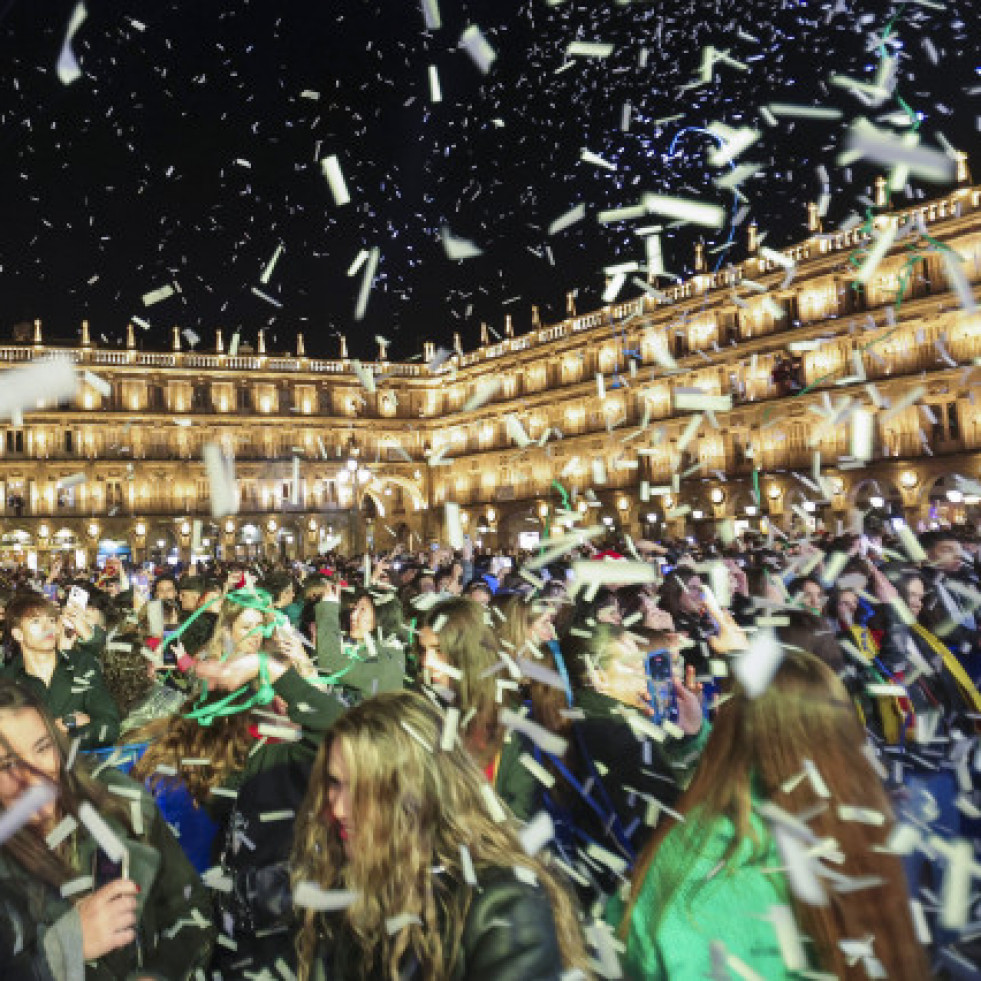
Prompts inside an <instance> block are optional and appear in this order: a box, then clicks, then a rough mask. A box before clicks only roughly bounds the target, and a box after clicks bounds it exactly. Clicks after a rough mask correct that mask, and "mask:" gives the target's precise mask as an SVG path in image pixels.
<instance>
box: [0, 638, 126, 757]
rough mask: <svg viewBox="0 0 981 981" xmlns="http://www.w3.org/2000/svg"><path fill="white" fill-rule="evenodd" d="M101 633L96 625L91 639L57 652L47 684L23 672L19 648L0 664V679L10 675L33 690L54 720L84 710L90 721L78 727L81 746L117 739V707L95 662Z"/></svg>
mask: <svg viewBox="0 0 981 981" xmlns="http://www.w3.org/2000/svg"><path fill="white" fill-rule="evenodd" d="M104 644H105V633H104V632H103V631H102V630H101V629H100V628H98V627H97V628H96V629H95V632H94V633H93V635H92V638H91V639H90V640H89V641H87V642H85V643H83V642H81V641H79V642H78V643H76V644H75V646H74V647H72V648H71V649H69V650H67V651H62V652H61V653H59V655H58V660H57V663H56V664H55V670H54V674H53V675H52V676H51V683H50V684H49V685H45V683H44V682H43V681H42V680H41V679H40V678H36V677H34V676H33V675H30V674H28V673H27V669H26V668H25V667H24V658H23V656H22V654H21V653H20V651H19V650H18V652H17V653H16V654H15V655H14V656H13V658H12V659H11V660H10V662H9V663H8V664H5V665H3V666H2V667H0V678H10V679H12V680H13V681H17V682H19V683H20V684H21V685H23V686H24V687H25V688H27V689H29V690H30V691H31V692H33V693H34V694H35V695H36V696H37V697H38V698H40V700H41V701H42V702H44V704H45V706H47V709H48V711H49V712H50V713H51V715H52V717H53V718H55V719H63V718H64V717H65V716H66V715H71V714H72V713H73V712H84V713H85V714H86V715H87V716H89V718H90V719H91V721H90V722H89V723H88V725H84V726H81V727H80V728H79V730H78V735H79V736H80V737H81V740H82V743H81V747H80V748H81V749H98V748H99V747H101V746H111V745H112V744H113V743H114V742H115V741H116V740H117V739H118V738H119V723H120V719H119V709H118V708H117V707H116V703H115V702H114V701H113V699H112V695H110V694H109V689H108V688H106V683H105V681H104V680H103V677H102V668H101V666H100V663H99V657H98V655H99V651H101V649H102V647H103V645H104Z"/></svg>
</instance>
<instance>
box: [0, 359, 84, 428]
mask: <svg viewBox="0 0 981 981" xmlns="http://www.w3.org/2000/svg"><path fill="white" fill-rule="evenodd" d="M78 392H79V378H78V374H77V373H76V371H75V368H74V366H73V365H72V363H71V361H69V360H67V359H66V358H42V359H39V360H38V361H32V362H31V363H30V364H27V365H24V366H23V367H19V368H11V369H9V370H8V371H4V372H3V373H2V374H0V419H13V418H16V417H18V416H20V415H22V414H23V413H25V412H30V411H31V410H33V409H36V408H37V405H38V398H39V397H42V398H44V399H46V400H48V401H51V402H54V403H56V402H60V401H63V400H68V399H74V398H75V397H76V396H77V395H78Z"/></svg>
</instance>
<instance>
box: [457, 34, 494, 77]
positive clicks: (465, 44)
mask: <svg viewBox="0 0 981 981" xmlns="http://www.w3.org/2000/svg"><path fill="white" fill-rule="evenodd" d="M459 45H460V47H461V48H463V50H464V51H466V53H467V54H468V55H470V58H471V60H472V61H473V63H474V64H475V65H476V66H477V68H479V69H480V71H482V72H483V73H484V74H485V75H486V74H487V73H488V72H489V71H490V70H491V67H492V66H493V64H494V62H495V61H496V60H497V52H495V51H494V49H493V48H492V47H491V46H490V43H489V42H488V41H487V38H485V37H484V35H483V33H482V32H481V30H480V28H479V27H477V25H476V24H471V25H470V27H468V28H467V29H466V30H465V31H464V32H463V34H461V35H460V42H459Z"/></svg>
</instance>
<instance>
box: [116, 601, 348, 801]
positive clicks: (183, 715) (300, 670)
mask: <svg viewBox="0 0 981 981" xmlns="http://www.w3.org/2000/svg"><path fill="white" fill-rule="evenodd" d="M270 611H271V599H270V597H269V596H268V594H265V593H262V592H259V591H257V592H254V593H252V594H251V596H250V595H244V591H241V590H240V591H238V593H236V594H233V595H232V596H231V597H226V598H225V599H224V600H223V601H222V604H221V609H220V610H219V613H218V622H217V623H216V625H215V630H214V633H213V634H212V636H211V639H210V640H209V641H208V642H207V644H205V646H204V648H203V649H202V651H201V653H200V655H199V662H198V674H199V676H201V671H200V666H201V664H219V663H221V664H225V665H228V666H229V667H231V666H233V665H236V664H242V665H245V664H248V665H250V666H252V665H255V664H257V663H258V661H259V659H260V657H265V658H268V661H269V666H270V667H272V666H273V665H274V664H275V666H276V669H277V670H276V677H277V679H281V680H277V681H276V682H275V683H274V684H273V689H274V694H275V696H276V703H277V704H278V705H279V707H280V709H281V714H284V715H286V714H288V715H290V716H291V718H292V719H293V721H294V722H297V723H299V724H300V725H302V726H304V728H305V729H307V730H309V731H311V732H313V733H316V734H319V733H322V732H323V730H324V729H325V728H326V727H327V726H328V725H330V723H331V722H332V721H333V719H334V718H335V717H336V716H337V715H339V714H340V713H341V712H342V711H343V709H344V705H343V704H342V703H341V702H340V701H339V700H338V699H337V698H336V697H335V696H333V695H330V694H328V693H326V692H324V691H322V690H320V689H318V688H315V687H313V686H311V685H309V684H307V683H306V681H305V679H306V678H307V677H309V670H310V666H309V659H308V658H307V657H306V656H305V654H304V652H303V650H302V646H301V644H300V642H299V641H298V640H297V639H296V636H295V634H286V633H283V632H280V633H277V648H278V649H277V650H276V651H275V652H274V653H272V654H265V653H264V652H262V647H263V639H264V635H265V633H266V632H268V631H269V627H270V624H271V622H272V620H271V612H270ZM287 669H291V670H287ZM255 674H256V672H255V671H253V677H255ZM246 694H248V693H246ZM304 706H306V707H305V708H304ZM310 706H312V707H313V708H312V709H311V708H310ZM130 739H131V740H132V741H134V742H147V743H148V746H147V749H146V752H145V753H144V754H143V756H142V757H141V759H140V760H139V761H138V762H137V764H136V766H135V767H134V768H133V776H134V777H136V778H137V779H139V780H148V781H150V782H151V784H157V783H168V782H170V783H173V782H176V781H179V782H181V783H183V784H184V785H185V786H186V787H187V789H188V791H189V792H190V794H191V796H192V797H193V798H194V800H195V801H196V802H197V804H198V805H200V806H203V807H205V808H206V809H207V810H208V811H209V813H211V815H212V816H213V817H214V818H215V819H217V820H221V819H223V818H224V817H225V816H226V815H227V813H228V811H229V808H230V805H229V803H228V802H229V799H230V798H229V797H228V795H222V794H220V793H219V794H218V795H217V796H216V795H215V794H214V791H215V790H219V791H220V790H222V789H224V790H228V789H232V788H238V787H239V786H241V785H242V783H244V782H245V781H246V780H247V779H248V778H249V777H250V776H252V775H254V774H255V773H256V772H258V771H259V770H261V769H263V768H264V767H265V766H267V765H273V764H274V763H279V762H282V757H283V756H284V755H288V754H290V753H296V752H302V751H303V750H304V748H305V749H306V751H307V752H308V753H309V754H310V755H312V752H311V750H310V747H309V746H305V741H300V742H296V743H286V744H283V743H278V742H269V741H267V740H265V739H263V738H262V734H261V732H260V731H259V719H257V717H256V716H255V715H254V714H252V713H251V712H248V711H244V712H243V711H230V712H228V713H227V714H225V713H223V712H222V711H214V712H209V711H207V706H204V707H202V706H201V705H200V704H198V703H197V696H195V698H192V699H190V700H189V701H188V702H186V703H185V705H184V707H183V709H182V711H181V712H180V713H178V714H177V715H175V716H171V717H168V718H164V719H159V720H156V721H154V722H151V723H150V724H149V725H147V726H145V727H143V728H142V729H139V730H136V731H135V732H133V733H132V734H130ZM186 761H190V762H186Z"/></svg>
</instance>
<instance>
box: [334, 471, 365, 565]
mask: <svg viewBox="0 0 981 981" xmlns="http://www.w3.org/2000/svg"><path fill="white" fill-rule="evenodd" d="M370 480H371V471H370V470H369V469H368V468H367V467H364V466H362V465H361V464H360V463H359V461H358V458H357V454H356V453H352V454H351V455H350V456H349V457H348V458H347V460H345V462H344V466H343V467H342V468H341V470H340V472H339V473H338V474H337V482H338V484H340V486H341V487H350V489H351V496H352V501H353V506H352V508H351V518H352V520H353V522H354V527H353V528H352V530H351V544H352V546H353V551H354V553H355V554H357V552H358V540H359V537H360V532H359V529H360V524H361V502H362V495H363V489H364V488H365V487H366V486H367V484H368V483H369V481H370Z"/></svg>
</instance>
